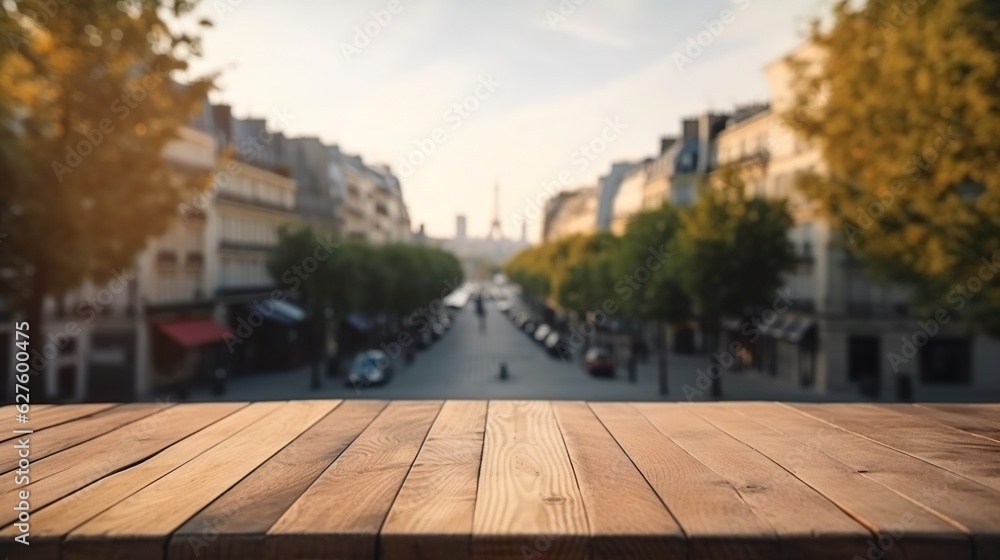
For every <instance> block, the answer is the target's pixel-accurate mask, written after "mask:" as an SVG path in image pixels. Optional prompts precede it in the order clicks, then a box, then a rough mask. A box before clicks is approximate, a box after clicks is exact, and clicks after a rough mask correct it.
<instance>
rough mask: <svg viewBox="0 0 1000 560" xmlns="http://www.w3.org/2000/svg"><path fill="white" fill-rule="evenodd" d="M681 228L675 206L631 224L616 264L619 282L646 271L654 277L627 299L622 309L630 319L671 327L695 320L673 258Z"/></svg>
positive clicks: (649, 212) (644, 216)
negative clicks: (660, 322) (650, 321)
mask: <svg viewBox="0 0 1000 560" xmlns="http://www.w3.org/2000/svg"><path fill="white" fill-rule="evenodd" d="M681 225H682V223H681V212H680V211H679V210H678V209H677V208H676V207H674V206H671V205H664V206H663V207H662V208H660V209H659V210H653V211H648V212H643V213H641V214H638V215H636V216H635V217H634V218H632V221H631V222H629V225H628V228H627V229H626V231H625V235H624V236H623V240H622V243H621V251H620V253H619V256H618V258H617V262H616V271H617V273H618V274H617V275H616V276H617V278H616V281H617V280H620V279H623V278H624V279H626V280H627V278H628V277H629V276H633V275H635V274H636V272H637V271H638V270H639V269H640V268H642V267H645V268H646V269H647V270H649V273H650V277H649V279H648V280H647V281H645V282H643V283H642V284H641V287H640V288H639V289H638V290H636V291H635V292H634V293H633V295H632V297H630V298H628V299H624V298H623V301H622V302H621V306H622V309H624V311H625V312H626V313H627V314H628V315H630V316H632V317H635V318H638V319H646V320H664V321H667V322H671V323H673V322H680V321H683V320H685V319H687V318H690V317H691V299H690V297H689V296H688V295H687V294H686V293H685V292H684V290H683V289H682V288H681V285H680V283H679V279H678V265H677V259H676V258H674V255H673V251H674V243H675V241H676V238H677V235H678V233H679V232H680V229H681ZM664 256H665V257H666V258H665V259H664V258H663V257H664ZM661 260H662V262H660V261H661Z"/></svg>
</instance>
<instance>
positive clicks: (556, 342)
mask: <svg viewBox="0 0 1000 560" xmlns="http://www.w3.org/2000/svg"><path fill="white" fill-rule="evenodd" d="M545 349H546V350H548V352H549V355H550V356H552V357H553V358H568V357H570V356H572V355H573V353H572V351H570V349H569V347H568V346H567V345H566V344H565V342H564V341H563V339H562V335H560V334H559V333H557V332H555V331H553V332H551V333H549V336H547V337H546V338H545Z"/></svg>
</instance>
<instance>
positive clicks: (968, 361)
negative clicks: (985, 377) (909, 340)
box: [920, 338, 972, 385]
mask: <svg viewBox="0 0 1000 560" xmlns="http://www.w3.org/2000/svg"><path fill="white" fill-rule="evenodd" d="M971 380H972V342H971V341H970V340H969V339H968V338H952V339H942V338H936V339H933V340H930V341H928V342H927V344H926V345H925V346H924V347H923V348H921V349H920V381H922V382H924V383H939V384H948V385H968V384H969V382H970V381H971Z"/></svg>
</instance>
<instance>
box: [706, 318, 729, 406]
mask: <svg viewBox="0 0 1000 560" xmlns="http://www.w3.org/2000/svg"><path fill="white" fill-rule="evenodd" d="M711 332H712V338H713V340H712V348H715V349H716V351H721V348H719V344H720V343H721V341H722V333H721V332H719V327H718V326H714V325H713V326H712V328H711ZM709 363H711V358H709ZM724 374H725V367H724V366H723V364H722V362H719V375H718V376H716V377H712V398H713V399H715V400H720V399H722V376H723V375H724Z"/></svg>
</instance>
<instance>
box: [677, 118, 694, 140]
mask: <svg viewBox="0 0 1000 560" xmlns="http://www.w3.org/2000/svg"><path fill="white" fill-rule="evenodd" d="M681 123H682V124H681V129H682V131H683V134H682V136H681V137H682V138H683V139H684V140H685V141H687V140H694V139H696V138H698V119H697V118H694V119H684V120H683V121H681Z"/></svg>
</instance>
